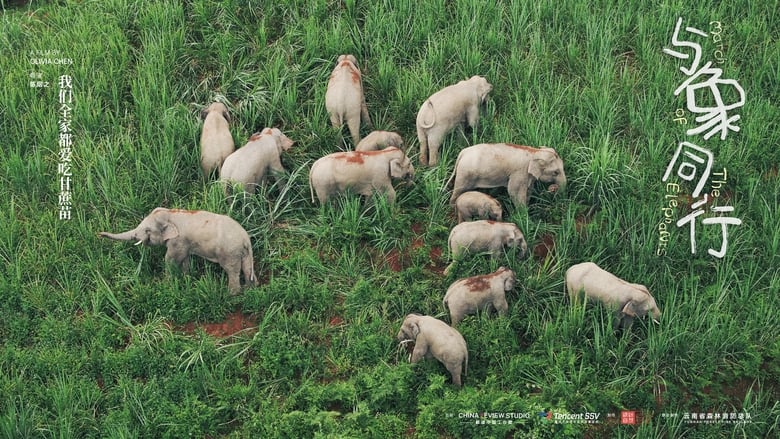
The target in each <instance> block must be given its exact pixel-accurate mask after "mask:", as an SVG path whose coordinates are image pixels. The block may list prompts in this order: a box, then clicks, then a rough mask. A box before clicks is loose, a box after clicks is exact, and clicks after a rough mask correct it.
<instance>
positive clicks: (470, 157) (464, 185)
mask: <svg viewBox="0 0 780 439" xmlns="http://www.w3.org/2000/svg"><path fill="white" fill-rule="evenodd" d="M453 180H454V183H453ZM537 180H539V181H541V182H544V183H552V184H551V185H550V187H549V190H550V191H552V192H555V191H557V190H559V189H560V190H563V189H564V188H565V187H566V174H565V173H564V172H563V160H561V157H560V156H559V155H558V153H557V152H555V150H554V149H552V148H546V147H542V148H532V147H530V146H522V145H514V144H511V143H482V144H479V145H474V146H469V147H468V148H464V149H463V150H462V151H461V152H460V154H458V160H457V161H456V162H455V171H454V172H453V174H452V176H451V177H450V179H449V181H448V186H449V185H450V184H452V185H453V188H452V197H451V198H450V204H452V205H455V200H457V199H458V197H459V196H460V195H461V194H462V193H464V192H466V191H470V190H472V189H477V188H494V187H506V189H507V192H509V197H510V198H511V199H512V201H513V202H514V203H515V205H516V206H517V205H520V204H523V205H527V204H528V199H529V198H530V195H529V193H528V188H530V187H531V185H533V183H534V182H535V181H537Z"/></svg>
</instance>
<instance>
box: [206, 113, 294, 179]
mask: <svg viewBox="0 0 780 439" xmlns="http://www.w3.org/2000/svg"><path fill="white" fill-rule="evenodd" d="M294 144H295V142H293V141H292V140H290V139H289V138H288V137H287V136H285V135H284V134H282V132H281V131H280V130H279V129H278V128H266V129H264V130H263V131H262V132H261V133H255V134H253V135H252V137H250V138H249V142H247V144H246V145H244V146H243V147H242V148H239V149H238V150H237V151H236V152H234V153H233V154H230V155H229V156H228V158H226V159H225V163H224V164H223V165H222V170H221V171H220V175H221V177H220V180H222V181H223V182H224V183H225V185H226V186H225V188H226V190H227V186H228V184H229V183H230V182H236V183H243V184H244V190H245V191H246V192H248V193H250V194H253V193H255V189H256V188H257V186H259V185H261V184H263V183H264V182H265V180H266V179H267V178H268V174H270V173H275V174H276V175H277V176H278V175H280V174H283V173H285V172H286V171H285V169H284V167H283V166H282V161H281V158H280V155H281V153H282V152H283V151H287V150H289V149H290V147H291V146H293V145H294Z"/></svg>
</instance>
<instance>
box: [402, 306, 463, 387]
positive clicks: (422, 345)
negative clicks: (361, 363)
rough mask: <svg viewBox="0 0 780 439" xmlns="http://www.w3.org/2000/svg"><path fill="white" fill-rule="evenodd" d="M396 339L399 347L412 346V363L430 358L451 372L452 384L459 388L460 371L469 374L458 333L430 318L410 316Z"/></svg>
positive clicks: (460, 337) (405, 319) (405, 320)
mask: <svg viewBox="0 0 780 439" xmlns="http://www.w3.org/2000/svg"><path fill="white" fill-rule="evenodd" d="M396 338H397V339H398V341H399V342H400V343H408V342H414V351H412V358H411V362H412V363H416V362H418V361H420V360H421V359H423V358H431V357H433V358H435V359H437V360H439V361H440V362H441V363H442V364H443V365H444V367H446V368H447V370H448V371H449V372H450V374H451V375H452V383H453V384H454V385H456V386H458V387H461V385H462V381H461V371H462V372H463V375H465V374H466V371H467V370H468V366H469V352H468V348H467V347H466V340H464V339H463V336H462V335H461V334H460V332H458V330H457V329H455V328H453V327H451V326H449V325H448V324H446V323H444V322H442V321H441V320H439V319H436V318H434V317H431V316H423V315H420V314H409V315H407V316H406V318H404V321H403V323H402V324H401V329H400V330H399V331H398V335H397V336H396Z"/></svg>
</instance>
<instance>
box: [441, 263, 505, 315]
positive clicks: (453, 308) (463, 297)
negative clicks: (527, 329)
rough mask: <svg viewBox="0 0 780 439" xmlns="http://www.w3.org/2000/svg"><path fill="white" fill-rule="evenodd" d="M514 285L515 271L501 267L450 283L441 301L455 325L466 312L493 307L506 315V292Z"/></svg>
mask: <svg viewBox="0 0 780 439" xmlns="http://www.w3.org/2000/svg"><path fill="white" fill-rule="evenodd" d="M514 287H515V272H514V271H512V270H510V269H508V268H506V267H501V268H499V269H498V270H496V271H494V272H493V273H490V274H483V275H481V276H472V277H467V278H465V279H460V280H458V281H456V282H454V283H453V284H452V285H450V287H449V289H447V294H445V295H444V300H443V301H442V303H443V304H444V306H445V307H446V308H447V309H449V310H450V319H451V320H452V326H453V327H454V326H457V324H458V323H460V322H461V320H463V317H465V316H466V315H467V314H475V313H476V312H477V311H478V310H480V309H487V308H490V307H493V309H495V310H496V311H498V314H499V315H506V312H507V310H508V309H509V305H507V303H506V292H507V291H511V290H512V289H513V288H514Z"/></svg>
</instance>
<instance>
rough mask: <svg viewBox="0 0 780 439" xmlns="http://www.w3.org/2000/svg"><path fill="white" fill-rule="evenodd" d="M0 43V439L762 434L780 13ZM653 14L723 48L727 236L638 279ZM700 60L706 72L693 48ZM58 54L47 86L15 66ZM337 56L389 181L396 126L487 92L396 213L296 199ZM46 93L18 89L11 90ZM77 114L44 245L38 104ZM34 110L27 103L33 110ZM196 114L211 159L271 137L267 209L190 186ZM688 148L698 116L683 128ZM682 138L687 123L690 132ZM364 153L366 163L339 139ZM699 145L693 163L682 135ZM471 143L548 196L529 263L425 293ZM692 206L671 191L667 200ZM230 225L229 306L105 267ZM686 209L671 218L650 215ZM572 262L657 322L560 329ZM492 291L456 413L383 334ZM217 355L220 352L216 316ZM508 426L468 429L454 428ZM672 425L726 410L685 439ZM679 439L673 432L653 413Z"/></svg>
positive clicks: (315, 152) (303, 27)
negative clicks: (372, 128) (623, 284)
mask: <svg viewBox="0 0 780 439" xmlns="http://www.w3.org/2000/svg"><path fill="white" fill-rule="evenodd" d="M0 3H3V5H4V8H5V7H8V9H7V10H4V11H3V12H2V14H0V22H1V25H0V47H2V49H3V50H2V51H3V55H2V56H0V71H1V72H2V75H1V76H0V84H1V86H0V140H1V141H2V145H3V146H2V148H0V161H2V169H3V171H2V173H1V174H0V183H1V184H0V187H1V189H0V191H2V196H0V215H2V219H1V220H0V261H2V264H0V265H1V266H2V268H0V316H1V317H2V318H1V319H0V342H1V343H0V435H2V436H4V437H170V438H179V437H186V436H195V437H290V438H303V437H424V438H427V437H517V438H525V437H538V438H557V437H634V436H636V437H659V438H660V437H682V436H685V437H697V438H713V437H750V438H757V437H770V436H773V435H777V433H778V416H780V405H778V399H780V390H779V388H778V372H780V370H779V369H778V364H780V341H779V340H780V339H779V338H778V334H780V314H779V313H778V309H780V298H778V294H777V293H778V291H780V272H778V267H780V228H779V227H778V224H780V217H778V212H779V211H778V197H780V195H779V194H780V185H778V179H777V169H778V168H777V166H778V163H780V151H779V150H778V148H777V145H778V133H777V130H776V121H777V120H778V118H780V114H778V110H777V102H778V100H780V93H779V92H778V91H779V90H780V88H778V87H777V78H778V77H780V71H779V70H778V68H777V66H778V64H777V60H778V59H780V42H778V40H777V35H778V12H777V8H776V3H775V2H772V1H758V2H751V3H750V4H749V5H748V4H747V3H744V4H743V3H742V2H717V4H716V5H713V6H710V5H705V4H698V3H696V4H695V3H692V2H678V1H666V2H660V3H659V2H650V1H644V2H627V1H618V2H595V3H596V4H593V2H586V1H583V0H578V1H571V2H555V1H539V2H521V1H514V2H495V1H481V0H455V1H445V0H433V1H421V2H418V1H409V0H398V1H375V2H356V1H354V0H353V1H333V0H312V1H289V2H279V1H262V2H261V1H238V0H232V1H231V0H228V1H219V2H218V1H213V0H192V1H187V2H176V1H169V0H159V1H137V0H107V1H90V0H84V1H60V2H51V3H50V2H35V1H33V2H31V4H29V5H26V6H14V7H10V6H5V3H7V2H0ZM678 17H683V20H684V22H685V24H686V25H690V26H694V27H698V28H700V29H704V30H705V31H706V30H708V29H709V27H708V26H710V22H713V21H720V22H721V23H722V24H723V33H722V34H721V36H722V39H723V41H724V43H725V49H724V51H725V58H726V59H725V62H724V63H723V64H721V65H719V66H720V67H721V68H723V69H724V76H725V77H727V78H731V79H736V80H738V81H739V83H740V84H741V85H742V86H743V88H744V89H745V91H746V93H747V103H746V104H745V106H744V107H742V108H740V109H739V110H738V113H739V114H741V120H739V121H738V122H737V125H739V126H740V127H741V131H740V132H737V133H734V132H732V133H730V134H729V136H728V137H727V139H726V140H723V141H721V140H719V139H718V138H717V137H713V138H712V139H710V141H708V142H702V143H701V144H702V145H703V146H706V147H707V148H709V149H711V150H712V151H713V154H714V156H715V163H716V166H718V167H726V168H728V173H729V179H728V183H727V184H726V185H725V191H724V194H727V196H726V195H724V198H723V199H722V201H723V202H727V203H728V204H729V205H731V206H734V209H735V210H734V212H733V214H734V216H737V217H739V218H740V219H741V220H742V221H743V224H742V225H741V226H738V227H734V226H732V227H730V228H729V246H728V252H727V255H726V256H725V257H724V258H722V259H717V258H713V257H711V256H709V255H708V254H707V252H706V249H707V248H709V247H713V248H716V249H717V248H719V246H720V242H721V232H720V227H717V226H716V227H703V226H701V225H699V227H698V228H697V244H698V251H697V254H695V255H691V253H690V246H689V240H688V233H689V232H688V229H687V228H686V227H683V228H679V229H678V228H676V227H674V226H672V227H671V228H670V232H671V237H670V241H669V244H668V248H667V254H666V255H665V256H660V257H659V256H656V250H657V247H658V238H659V235H658V230H657V224H658V223H659V222H660V221H661V220H662V218H663V212H662V210H661V208H662V207H664V206H665V205H666V201H665V199H664V195H665V194H666V189H665V187H664V185H663V184H662V182H661V177H662V175H663V173H664V171H665V169H666V166H667V165H668V163H669V161H670V160H671V157H672V154H673V152H674V149H675V147H676V145H677V143H678V142H680V141H682V140H685V139H686V136H685V127H683V126H681V125H679V124H678V123H676V122H675V121H674V120H673V119H674V117H675V116H674V112H675V110H677V109H678V108H683V107H684V98H683V97H682V96H681V97H675V96H674V95H673V93H672V92H673V90H674V89H675V88H676V87H677V86H678V85H679V84H680V83H681V82H682V80H683V78H684V76H683V75H682V74H681V73H680V71H679V70H678V68H679V66H680V65H681V64H680V62H679V61H678V60H677V59H675V58H673V57H671V56H668V55H665V54H664V53H663V52H662V48H664V47H669V46H670V41H671V34H672V31H673V29H674V25H675V22H676V20H677V18H678ZM700 43H701V44H702V47H703V53H704V54H705V57H704V58H703V59H704V60H712V58H711V56H710V54H712V53H713V51H714V50H715V49H716V42H715V41H714V39H713V38H712V37H711V36H709V37H707V38H702V39H701V40H700ZM36 51H57V52H52V53H50V54H49V55H46V56H48V57H51V58H70V59H72V60H73V63H72V64H67V65H33V64H31V63H30V61H29V60H30V58H33V57H38V55H36V53H37V52H36ZM343 53H352V54H354V55H355V56H356V57H357V59H358V60H359V63H360V66H361V68H362V70H363V74H364V87H365V91H366V97H367V102H368V105H369V110H370V113H371V116H372V119H373V122H374V124H375V125H376V127H377V129H385V130H391V131H398V132H399V133H401V134H402V136H403V137H404V139H405V140H406V142H407V144H408V147H409V149H410V152H411V153H412V158H413V161H414V163H417V162H416V153H417V140H416V137H415V116H416V113H417V110H418V108H419V106H420V105H421V103H422V102H423V101H424V100H425V99H426V98H427V97H428V96H429V95H430V94H432V93H433V92H435V91H437V90H439V89H441V88H442V87H444V86H446V85H449V84H453V83H455V82H457V81H459V80H462V79H465V78H468V77H470V76H472V75H476V74H478V75H482V76H485V77H486V78H487V79H488V80H489V81H490V82H491V83H492V84H493V86H494V90H493V92H492V93H491V95H490V100H489V102H488V104H487V107H486V108H485V109H484V112H483V114H482V119H481V123H480V125H479V126H478V128H476V129H475V130H473V131H471V130H469V131H466V132H465V133H460V132H456V133H454V134H453V135H452V136H450V137H448V138H447V140H446V141H445V143H444V145H443V148H442V149H443V157H442V160H441V162H440V164H439V166H438V167H435V168H431V169H426V168H418V169H417V178H416V184H415V185H414V186H413V187H409V188H407V187H401V188H399V197H398V200H397V202H396V204H395V205H389V204H388V203H387V202H386V201H385V200H383V199H381V198H374V199H371V200H367V201H361V200H359V199H357V198H350V197H342V198H340V199H339V200H337V202H335V203H332V204H331V205H327V206H319V205H317V204H312V203H311V201H310V199H309V188H308V167H309V166H310V164H311V163H312V162H313V161H314V160H316V159H317V158H319V157H321V156H323V155H325V154H327V153H330V152H334V151H337V150H345V149H348V148H351V145H350V143H351V141H350V140H349V136H348V135H347V132H346V130H344V131H343V132H339V131H337V130H335V129H333V128H331V127H330V125H329V121H328V116H327V113H326V112H325V106H324V94H325V85H326V83H327V78H328V76H329V74H330V71H331V69H332V68H333V65H334V62H335V60H336V58H337V56H338V55H340V54H343ZM31 73H41V74H42V75H41V76H42V78H41V79H34V78H31V77H30V74H31ZM60 75H71V76H72V77H73V83H74V99H75V105H74V110H73V114H72V120H73V126H74V128H75V137H74V141H75V144H74V147H73V150H74V155H73V165H74V166H73V175H74V177H73V194H74V199H73V216H72V219H71V220H69V221H63V220H59V219H58V193H59V177H58V176H57V164H58V161H59V157H58V150H59V147H58V144H57V139H58V132H59V131H58V130H59V127H58V118H59V115H58V103H57V102H58V79H57V78H58V77H59V76H60ZM31 81H46V82H49V86H48V87H31V86H30V82H31ZM213 100H220V101H223V102H225V103H226V104H227V105H228V107H229V109H230V111H231V112H232V116H233V123H232V126H231V130H232V133H233V136H234V138H235V139H236V143H237V145H243V144H244V143H245V142H246V139H247V138H248V137H249V136H250V135H251V134H252V133H253V132H256V131H260V130H262V129H263V128H264V127H267V126H274V127H279V128H280V129H281V130H282V131H283V132H284V133H285V134H286V135H287V136H289V137H290V138H291V139H293V140H295V141H296V145H295V146H294V147H293V149H291V150H290V151H289V153H287V154H286V155H284V156H283V162H284V165H285V167H286V168H287V169H288V170H289V171H290V175H289V177H288V178H287V180H286V181H284V182H282V183H278V184H272V185H269V186H268V187H267V188H265V189H263V190H261V191H260V192H259V193H258V194H257V195H255V196H251V197H240V196H239V197H236V198H234V199H230V200H226V199H225V197H224V194H223V191H222V188H221V187H220V186H219V185H218V184H217V183H215V182H213V181H206V180H205V179H204V178H203V176H202V175H201V174H200V169H199V165H198V158H199V147H198V140H199V136H200V121H199V119H198V114H199V111H200V109H202V107H203V106H204V105H207V104H208V103H209V102H211V101H213ZM686 116H687V118H688V121H689V124H693V115H692V114H691V113H686ZM689 126H691V125H689ZM364 134H366V133H365V132H364ZM693 139H694V141H697V140H700V137H694V138H693ZM483 142H512V143H518V144H525V145H532V146H541V145H548V146H552V147H554V148H556V150H557V151H558V153H559V154H560V155H561V157H563V160H564V163H565V167H566V174H567V176H568V178H569V187H568V189H567V191H566V192H565V193H563V194H557V195H552V194H550V193H548V192H546V191H544V190H543V188H541V187H539V188H537V190H535V191H534V192H533V194H534V196H533V197H532V198H531V202H530V204H529V206H528V207H527V208H526V207H518V208H515V207H513V206H512V205H511V203H510V202H509V198H508V195H507V193H506V191H504V190H494V191H491V193H492V194H493V195H495V196H497V197H498V198H499V200H500V201H501V202H502V204H503V205H504V206H505V207H507V208H508V213H507V214H506V215H505V216H506V217H507V218H508V220H509V221H513V222H515V223H516V224H517V225H518V226H519V227H520V229H521V230H522V231H523V232H524V234H525V236H526V239H527V240H528V242H529V248H530V249H531V250H532V255H531V257H529V258H528V259H524V260H518V259H514V258H510V257H507V258H505V259H503V260H488V259H485V258H480V257H474V258H469V259H466V260H464V261H462V263H461V264H459V265H458V266H457V269H456V270H455V271H454V273H452V274H450V276H448V277H445V276H444V275H443V274H442V271H443V268H444V267H445V266H446V264H447V263H448V259H447V258H448V254H447V249H446V240H447V235H448V232H449V230H450V228H451V227H452V226H453V225H454V222H455V220H454V215H453V213H452V212H451V210H450V208H449V206H448V204H447V202H448V199H449V192H448V190H447V189H446V188H445V187H444V185H445V182H446V180H447V178H448V177H449V175H450V172H451V170H452V168H453V166H454V161H455V158H456V156H457V152H458V151H459V150H460V149H462V148H463V147H465V146H468V145H471V144H476V143H483ZM685 187H686V189H687V191H688V192H687V193H688V194H690V190H691V189H690V188H688V187H687V186H685ZM157 206H164V207H177V208H188V209H202V210H209V211H212V212H216V213H222V214H228V215H230V216H232V217H233V218H235V219H236V220H237V221H239V222H240V223H241V224H242V225H243V226H244V227H245V228H246V230H247V231H248V232H249V233H250V236H251V238H252V242H253V245H254V253H255V260H256V270H257V273H258V275H259V276H260V278H261V285H259V286H257V287H254V288H249V289H247V290H245V291H244V292H243V293H242V294H240V295H237V296H230V295H229V294H228V292H227V277H226V275H225V273H224V271H223V270H222V269H221V268H220V267H219V266H217V265H215V264H212V263H209V262H206V261H204V260H203V259H200V258H193V259H192V268H191V270H190V273H189V275H184V276H183V275H181V274H180V273H176V272H175V271H174V270H170V269H169V268H168V267H166V266H165V264H164V262H163V255H164V252H165V249H164V248H162V247H133V246H130V245H129V244H124V243H118V242H113V241H107V240H101V239H99V238H98V237H97V235H96V234H97V232H99V231H113V232H116V231H123V230H128V229H130V228H133V227H135V226H136V225H137V224H138V222H139V221H140V220H141V219H142V218H143V217H144V216H145V215H146V214H148V213H149V212H150V211H151V210H152V209H153V208H154V207H157ZM689 211H690V200H688V202H686V203H681V204H680V207H679V208H678V210H677V211H676V215H677V216H676V218H679V217H682V216H684V215H685V214H687V213H688V212H689ZM588 260H593V261H596V262H598V263H599V264H600V265H602V266H603V267H605V268H608V269H609V270H610V271H612V272H613V273H616V274H618V275H619V276H621V277H623V278H625V279H629V280H631V281H634V282H639V283H643V284H646V285H647V286H648V287H649V289H650V291H651V292H653V294H654V296H655V298H656V300H657V302H658V304H659V306H660V307H661V310H662V311H663V316H662V324H661V325H660V326H654V325H652V324H650V323H648V322H646V321H637V322H636V324H635V325H634V327H633V328H631V330H630V331H625V332H624V333H622V334H615V333H614V331H613V327H614V325H615V323H616V322H615V321H614V319H613V317H612V315H611V314H610V313H609V312H607V311H605V310H604V309H602V308H600V307H589V308H586V309H582V308H576V309H575V308H572V307H570V306H569V304H568V301H567V300H566V299H565V298H564V294H563V273H564V271H565V270H566V269H567V268H568V267H569V266H571V265H572V264H575V263H578V262H582V261H588ZM500 265H507V266H509V267H511V268H512V269H513V270H515V272H516V273H517V274H518V284H517V287H516V288H515V290H514V291H512V292H511V293H509V294H508V300H509V303H510V310H509V315H508V317H506V318H501V319H494V318H489V317H488V316H486V315H479V316H471V317H468V318H466V320H464V321H463V322H462V323H461V325H460V326H459V329H460V331H461V332H462V333H463V335H464V337H465V339H466V341H467V342H468V346H469V355H470V358H469V370H468V373H467V374H466V376H465V386H464V388H463V389H456V388H454V387H452V385H451V384H450V382H449V375H448V374H447V372H446V370H445V369H444V368H443V366H441V364H439V363H438V362H436V361H424V362H421V363H418V364H415V365H410V364H408V362H407V361H406V358H407V356H406V353H405V352H404V351H402V350H400V349H399V348H398V347H397V343H396V341H395V339H394V337H395V334H396V333H397V331H398V327H399V326H400V323H401V321H402V319H403V317H404V316H405V315H406V314H407V313H410V312H419V313H423V314H430V315H434V316H437V317H439V318H442V319H444V320H445V321H449V320H448V317H447V315H446V313H445V310H444V309H443V307H442V305H441V298H442V297H443V295H444V293H445V291H446V289H447V286H448V285H449V284H450V283H451V282H453V281H454V280H456V279H457V278H460V277H465V276H469V275H473V274H483V273H488V272H490V271H493V270H495V269H496V268H498V266H500ZM230 318H232V319H236V318H237V319H239V320H242V322H239V323H240V324H239V325H238V328H237V329H240V331H238V332H235V331H232V330H231V331H228V330H225V331H223V332H219V331H215V330H214V327H215V326H219V324H220V322H223V321H226V320H228V319H230ZM621 410H637V411H639V412H640V413H641V414H642V415H643V418H644V420H645V422H644V423H641V424H640V425H619V422H617V420H613V421H612V422H602V423H601V424H556V423H554V422H552V421H549V420H547V419H544V418H542V417H540V416H538V413H539V412H555V413H582V412H600V413H602V414H603V415H602V418H601V419H602V420H604V419H605V418H604V417H605V416H606V414H607V413H617V414H618V416H619V413H620V411H621ZM483 412H512V413H530V417H529V418H527V419H522V420H518V421H517V422H515V423H513V424H497V425H478V424H476V423H475V422H474V419H464V418H462V417H461V415H462V414H468V413H483ZM684 412H701V413H708V412H711V413H714V412H721V413H723V412H738V413H750V415H751V422H749V423H740V424H725V423H711V424H693V423H688V422H685V421H684V420H683V418H682V413H684ZM670 413H678V415H677V416H676V417H672V416H664V415H665V414H670Z"/></svg>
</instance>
